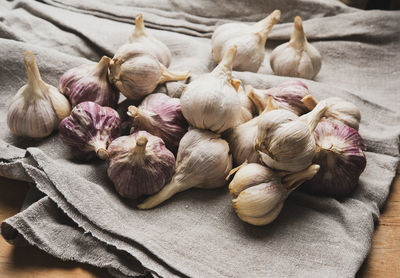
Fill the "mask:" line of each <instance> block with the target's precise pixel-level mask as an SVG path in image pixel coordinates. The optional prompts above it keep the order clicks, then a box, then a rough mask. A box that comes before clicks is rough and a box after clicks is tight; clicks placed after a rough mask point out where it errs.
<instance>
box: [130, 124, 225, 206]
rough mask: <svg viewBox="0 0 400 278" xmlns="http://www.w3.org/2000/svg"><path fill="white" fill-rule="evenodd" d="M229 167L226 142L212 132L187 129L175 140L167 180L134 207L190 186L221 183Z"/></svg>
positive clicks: (157, 201) (144, 204)
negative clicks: (171, 170) (174, 154)
mask: <svg viewBox="0 0 400 278" xmlns="http://www.w3.org/2000/svg"><path fill="white" fill-rule="evenodd" d="M231 169H232V157H231V155H230V154H229V146H228V143H227V142H226V141H225V140H223V139H221V138H220V137H219V135H217V134H215V133H213V132H210V131H207V130H200V129H191V130H189V131H188V132H187V133H186V134H185V135H184V136H183V138H182V140H181V142H180V144H179V149H178V155H177V158H176V170H175V174H174V176H173V177H172V180H171V182H170V183H169V184H167V185H166V186H165V187H163V188H162V189H161V191H160V192H158V193H157V194H155V195H153V196H151V197H149V198H147V199H146V200H145V201H144V202H143V203H142V204H140V205H138V208H140V209H150V208H153V207H155V206H157V205H159V204H161V203H162V202H164V201H165V200H167V199H169V198H171V197H172V196H173V195H175V194H176V193H178V192H181V191H184V190H187V189H189V188H192V187H197V188H216V187H221V186H224V185H225V184H226V180H225V177H226V176H227V175H228V173H229V171H230V170H231Z"/></svg>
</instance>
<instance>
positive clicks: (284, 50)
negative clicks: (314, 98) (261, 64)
mask: <svg viewBox="0 0 400 278" xmlns="http://www.w3.org/2000/svg"><path fill="white" fill-rule="evenodd" d="M270 64H271V68H272V70H273V71H274V73H275V74H277V75H281V76H292V77H301V78H306V79H313V78H314V77H315V76H316V75H317V74H318V72H319V71H320V69H321V64H322V58H321V54H320V53H319V52H318V50H317V49H316V48H315V47H314V46H312V45H311V44H309V43H308V41H307V38H306V35H305V34H304V29H303V22H302V20H301V18H300V17H299V16H296V18H295V19H294V31H293V33H292V36H291V37H290V41H289V42H287V43H284V44H281V45H279V46H278V47H276V48H275V49H274V50H273V51H272V53H271V56H270Z"/></svg>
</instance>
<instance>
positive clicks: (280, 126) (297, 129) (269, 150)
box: [255, 103, 327, 172]
mask: <svg viewBox="0 0 400 278" xmlns="http://www.w3.org/2000/svg"><path fill="white" fill-rule="evenodd" d="M326 109H327V107H326V105H325V104H323V103H319V104H318V105H317V106H316V107H315V109H313V110H312V111H311V112H309V113H307V114H304V115H303V116H301V117H298V116H297V115H296V114H294V113H292V112H290V111H287V110H282V109H279V110H273V111H269V112H264V113H262V114H261V115H260V120H259V123H258V132H257V139H256V142H255V149H256V150H257V151H258V152H259V154H260V156H261V159H262V161H263V162H264V163H265V164H266V165H267V166H269V167H271V168H273V169H277V170H284V171H289V172H297V171H301V170H303V169H305V168H307V167H308V166H310V165H311V162H312V159H313V157H314V153H315V148H316V146H315V139H314V135H313V131H314V129H315V127H316V126H317V124H318V122H319V121H320V119H321V118H322V116H323V115H324V113H325V111H326Z"/></svg>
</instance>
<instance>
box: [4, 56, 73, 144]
mask: <svg viewBox="0 0 400 278" xmlns="http://www.w3.org/2000/svg"><path fill="white" fill-rule="evenodd" d="M24 64H25V70H26V72H27V75H28V82H27V84H26V85H24V86H23V87H22V88H21V89H20V90H18V92H17V94H16V95H15V96H14V97H13V98H12V100H11V102H10V105H9V108H8V111H7V125H8V127H9V129H10V131H11V133H13V134H15V135H17V136H24V137H30V138H44V137H47V136H48V135H50V134H51V133H52V132H53V130H54V129H56V128H57V126H58V124H59V122H60V121H61V120H62V119H63V118H65V117H66V116H68V115H69V113H70V111H71V106H70V104H69V102H68V100H67V99H66V98H65V97H64V96H63V95H62V94H60V92H59V91H58V90H57V88H55V87H54V86H51V85H48V84H46V83H45V82H43V80H42V78H41V76H40V72H39V69H38V67H37V64H36V60H35V57H34V55H33V53H32V52H30V51H27V52H25V53H24Z"/></svg>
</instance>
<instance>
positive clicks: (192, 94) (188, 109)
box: [181, 46, 241, 133]
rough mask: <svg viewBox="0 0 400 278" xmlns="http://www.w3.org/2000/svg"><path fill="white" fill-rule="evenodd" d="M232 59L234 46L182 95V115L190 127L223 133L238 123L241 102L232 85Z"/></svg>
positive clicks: (191, 83) (188, 86)
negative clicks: (214, 66) (213, 67)
mask: <svg viewBox="0 0 400 278" xmlns="http://www.w3.org/2000/svg"><path fill="white" fill-rule="evenodd" d="M235 55H236V46H233V47H232V48H230V49H229V50H228V51H227V52H226V53H225V56H224V58H223V60H222V61H221V63H220V64H219V65H218V66H217V67H216V68H215V69H214V70H213V71H212V72H211V73H208V74H204V75H202V76H200V77H198V78H197V79H195V80H193V81H192V82H190V83H189V84H188V85H187V87H186V89H185V91H184V92H183V93H182V96H181V105H182V113H183V115H184V117H185V119H186V120H187V121H188V123H189V124H190V125H192V126H193V127H196V128H200V129H209V130H211V131H213V132H216V133H222V132H224V131H225V130H227V129H229V128H232V127H234V126H236V125H237V124H238V123H239V121H240V117H241V113H238V111H240V109H241V105H240V98H239V95H238V92H237V91H236V90H235V88H234V87H233V86H232V84H231V79H232V63H233V61H234V58H235Z"/></svg>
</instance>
